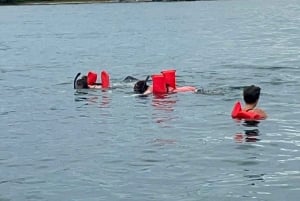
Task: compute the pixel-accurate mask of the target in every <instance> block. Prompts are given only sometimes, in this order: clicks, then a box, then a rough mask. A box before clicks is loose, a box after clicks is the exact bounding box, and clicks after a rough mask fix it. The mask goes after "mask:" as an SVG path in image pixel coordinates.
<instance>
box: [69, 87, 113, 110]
mask: <svg viewBox="0 0 300 201" xmlns="http://www.w3.org/2000/svg"><path fill="white" fill-rule="evenodd" d="M109 93H110V91H109V90H101V89H100V90H91V89H78V90H76V91H75V93H74V95H75V99H74V100H75V102H83V103H84V105H89V104H98V103H99V106H100V108H105V107H109V104H110V102H111V97H110V96H109ZM99 99H100V101H99ZM80 107H81V106H80Z"/></svg>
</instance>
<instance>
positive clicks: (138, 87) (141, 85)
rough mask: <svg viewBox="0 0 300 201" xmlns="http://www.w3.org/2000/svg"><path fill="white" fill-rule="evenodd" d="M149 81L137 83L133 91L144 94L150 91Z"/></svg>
mask: <svg viewBox="0 0 300 201" xmlns="http://www.w3.org/2000/svg"><path fill="white" fill-rule="evenodd" d="M148 87H149V86H148V85H147V81H146V80H139V81H137V82H136V83H135V85H134V87H133V91H134V92H135V93H139V94H142V93H144V92H145V91H146V90H147V89H148Z"/></svg>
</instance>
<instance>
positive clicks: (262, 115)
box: [254, 108, 268, 119]
mask: <svg viewBox="0 0 300 201" xmlns="http://www.w3.org/2000/svg"><path fill="white" fill-rule="evenodd" d="M254 111H255V112H256V113H257V114H259V115H260V116H261V117H262V118H263V119H266V118H267V117H268V115H267V113H266V112H265V111H263V110H262V109H260V108H256V109H254Z"/></svg>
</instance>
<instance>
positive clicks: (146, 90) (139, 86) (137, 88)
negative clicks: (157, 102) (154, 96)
mask: <svg viewBox="0 0 300 201" xmlns="http://www.w3.org/2000/svg"><path fill="white" fill-rule="evenodd" d="M149 77H150V76H148V77H147V78H146V79H145V80H138V81H137V82H136V83H135V84H134V87H133V91H134V92H135V93H138V94H142V95H149V94H151V93H153V85H148V84H147V82H148V80H149ZM187 91H192V92H197V91H198V90H197V88H196V87H192V86H184V87H176V88H174V87H171V86H169V85H168V84H167V86H166V93H177V92H187Z"/></svg>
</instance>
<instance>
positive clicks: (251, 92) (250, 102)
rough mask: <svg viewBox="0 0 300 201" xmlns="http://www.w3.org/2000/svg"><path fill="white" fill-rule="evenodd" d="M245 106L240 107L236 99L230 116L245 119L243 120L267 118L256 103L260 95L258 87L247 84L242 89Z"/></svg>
mask: <svg viewBox="0 0 300 201" xmlns="http://www.w3.org/2000/svg"><path fill="white" fill-rule="evenodd" d="M243 96H244V101H245V106H244V107H242V106H241V103H240V102H239V101H238V102H236V103H235V104H234V106H233V109H232V112H231V117H232V118H234V119H245V120H262V119H266V118H267V114H266V112H265V111H263V110H262V109H260V108H257V107H256V105H257V103H258V100H259V96H260V87H258V86H254V85H251V86H248V87H245V88H244V91H243Z"/></svg>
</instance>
